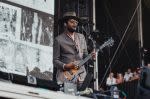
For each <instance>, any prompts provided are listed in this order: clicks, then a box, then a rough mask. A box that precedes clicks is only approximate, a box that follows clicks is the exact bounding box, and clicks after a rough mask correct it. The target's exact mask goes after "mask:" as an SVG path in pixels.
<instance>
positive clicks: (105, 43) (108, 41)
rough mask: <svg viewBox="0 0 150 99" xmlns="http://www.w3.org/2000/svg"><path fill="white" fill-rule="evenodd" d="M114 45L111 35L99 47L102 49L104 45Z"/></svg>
mask: <svg viewBox="0 0 150 99" xmlns="http://www.w3.org/2000/svg"><path fill="white" fill-rule="evenodd" d="M113 45H114V39H113V38H112V37H111V38H110V39H108V40H107V41H106V42H104V44H102V45H101V46H100V49H103V48H104V47H106V46H113Z"/></svg>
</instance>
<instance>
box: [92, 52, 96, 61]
mask: <svg viewBox="0 0 150 99" xmlns="http://www.w3.org/2000/svg"><path fill="white" fill-rule="evenodd" d="M91 54H92V59H93V60H95V59H96V52H95V50H93V51H92V53H91Z"/></svg>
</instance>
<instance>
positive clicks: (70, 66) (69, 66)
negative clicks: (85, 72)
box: [64, 62, 76, 69]
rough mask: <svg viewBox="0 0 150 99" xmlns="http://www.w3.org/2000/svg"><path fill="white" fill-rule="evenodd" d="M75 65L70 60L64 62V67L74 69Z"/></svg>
mask: <svg viewBox="0 0 150 99" xmlns="http://www.w3.org/2000/svg"><path fill="white" fill-rule="evenodd" d="M75 67H76V65H75V64H74V63H73V62H71V63H68V64H65V66H64V69H74V68H75Z"/></svg>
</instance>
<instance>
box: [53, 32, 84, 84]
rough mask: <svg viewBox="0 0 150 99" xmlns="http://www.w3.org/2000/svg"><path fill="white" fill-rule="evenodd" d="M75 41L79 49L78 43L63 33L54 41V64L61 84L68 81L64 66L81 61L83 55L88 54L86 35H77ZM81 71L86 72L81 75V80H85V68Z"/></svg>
mask: <svg viewBox="0 0 150 99" xmlns="http://www.w3.org/2000/svg"><path fill="white" fill-rule="evenodd" d="M75 41H78V42H79V46H78V47H76V43H75V42H74V41H73V40H72V39H71V38H70V37H69V36H68V35H67V34H66V33H62V34H61V35H59V36H58V37H56V38H55V40H54V46H53V63H54V66H55V67H57V74H56V79H57V82H58V83H59V84H62V83H64V82H65V81H66V80H65V79H66V78H65V77H64V74H63V71H64V69H63V65H64V64H67V63H70V62H74V61H80V60H81V59H82V56H83V54H84V53H86V54H87V45H86V41H85V37H84V35H82V34H79V33H75ZM79 50H80V51H79ZM80 70H83V71H84V72H83V73H82V74H81V75H80V76H81V78H82V79H84V78H85V76H86V71H85V67H84V66H82V67H81V68H80Z"/></svg>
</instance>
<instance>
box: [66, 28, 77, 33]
mask: <svg viewBox="0 0 150 99" xmlns="http://www.w3.org/2000/svg"><path fill="white" fill-rule="evenodd" d="M67 29H68V31H69V32H71V33H73V32H75V31H76V28H69V27H68V28H67Z"/></svg>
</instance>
